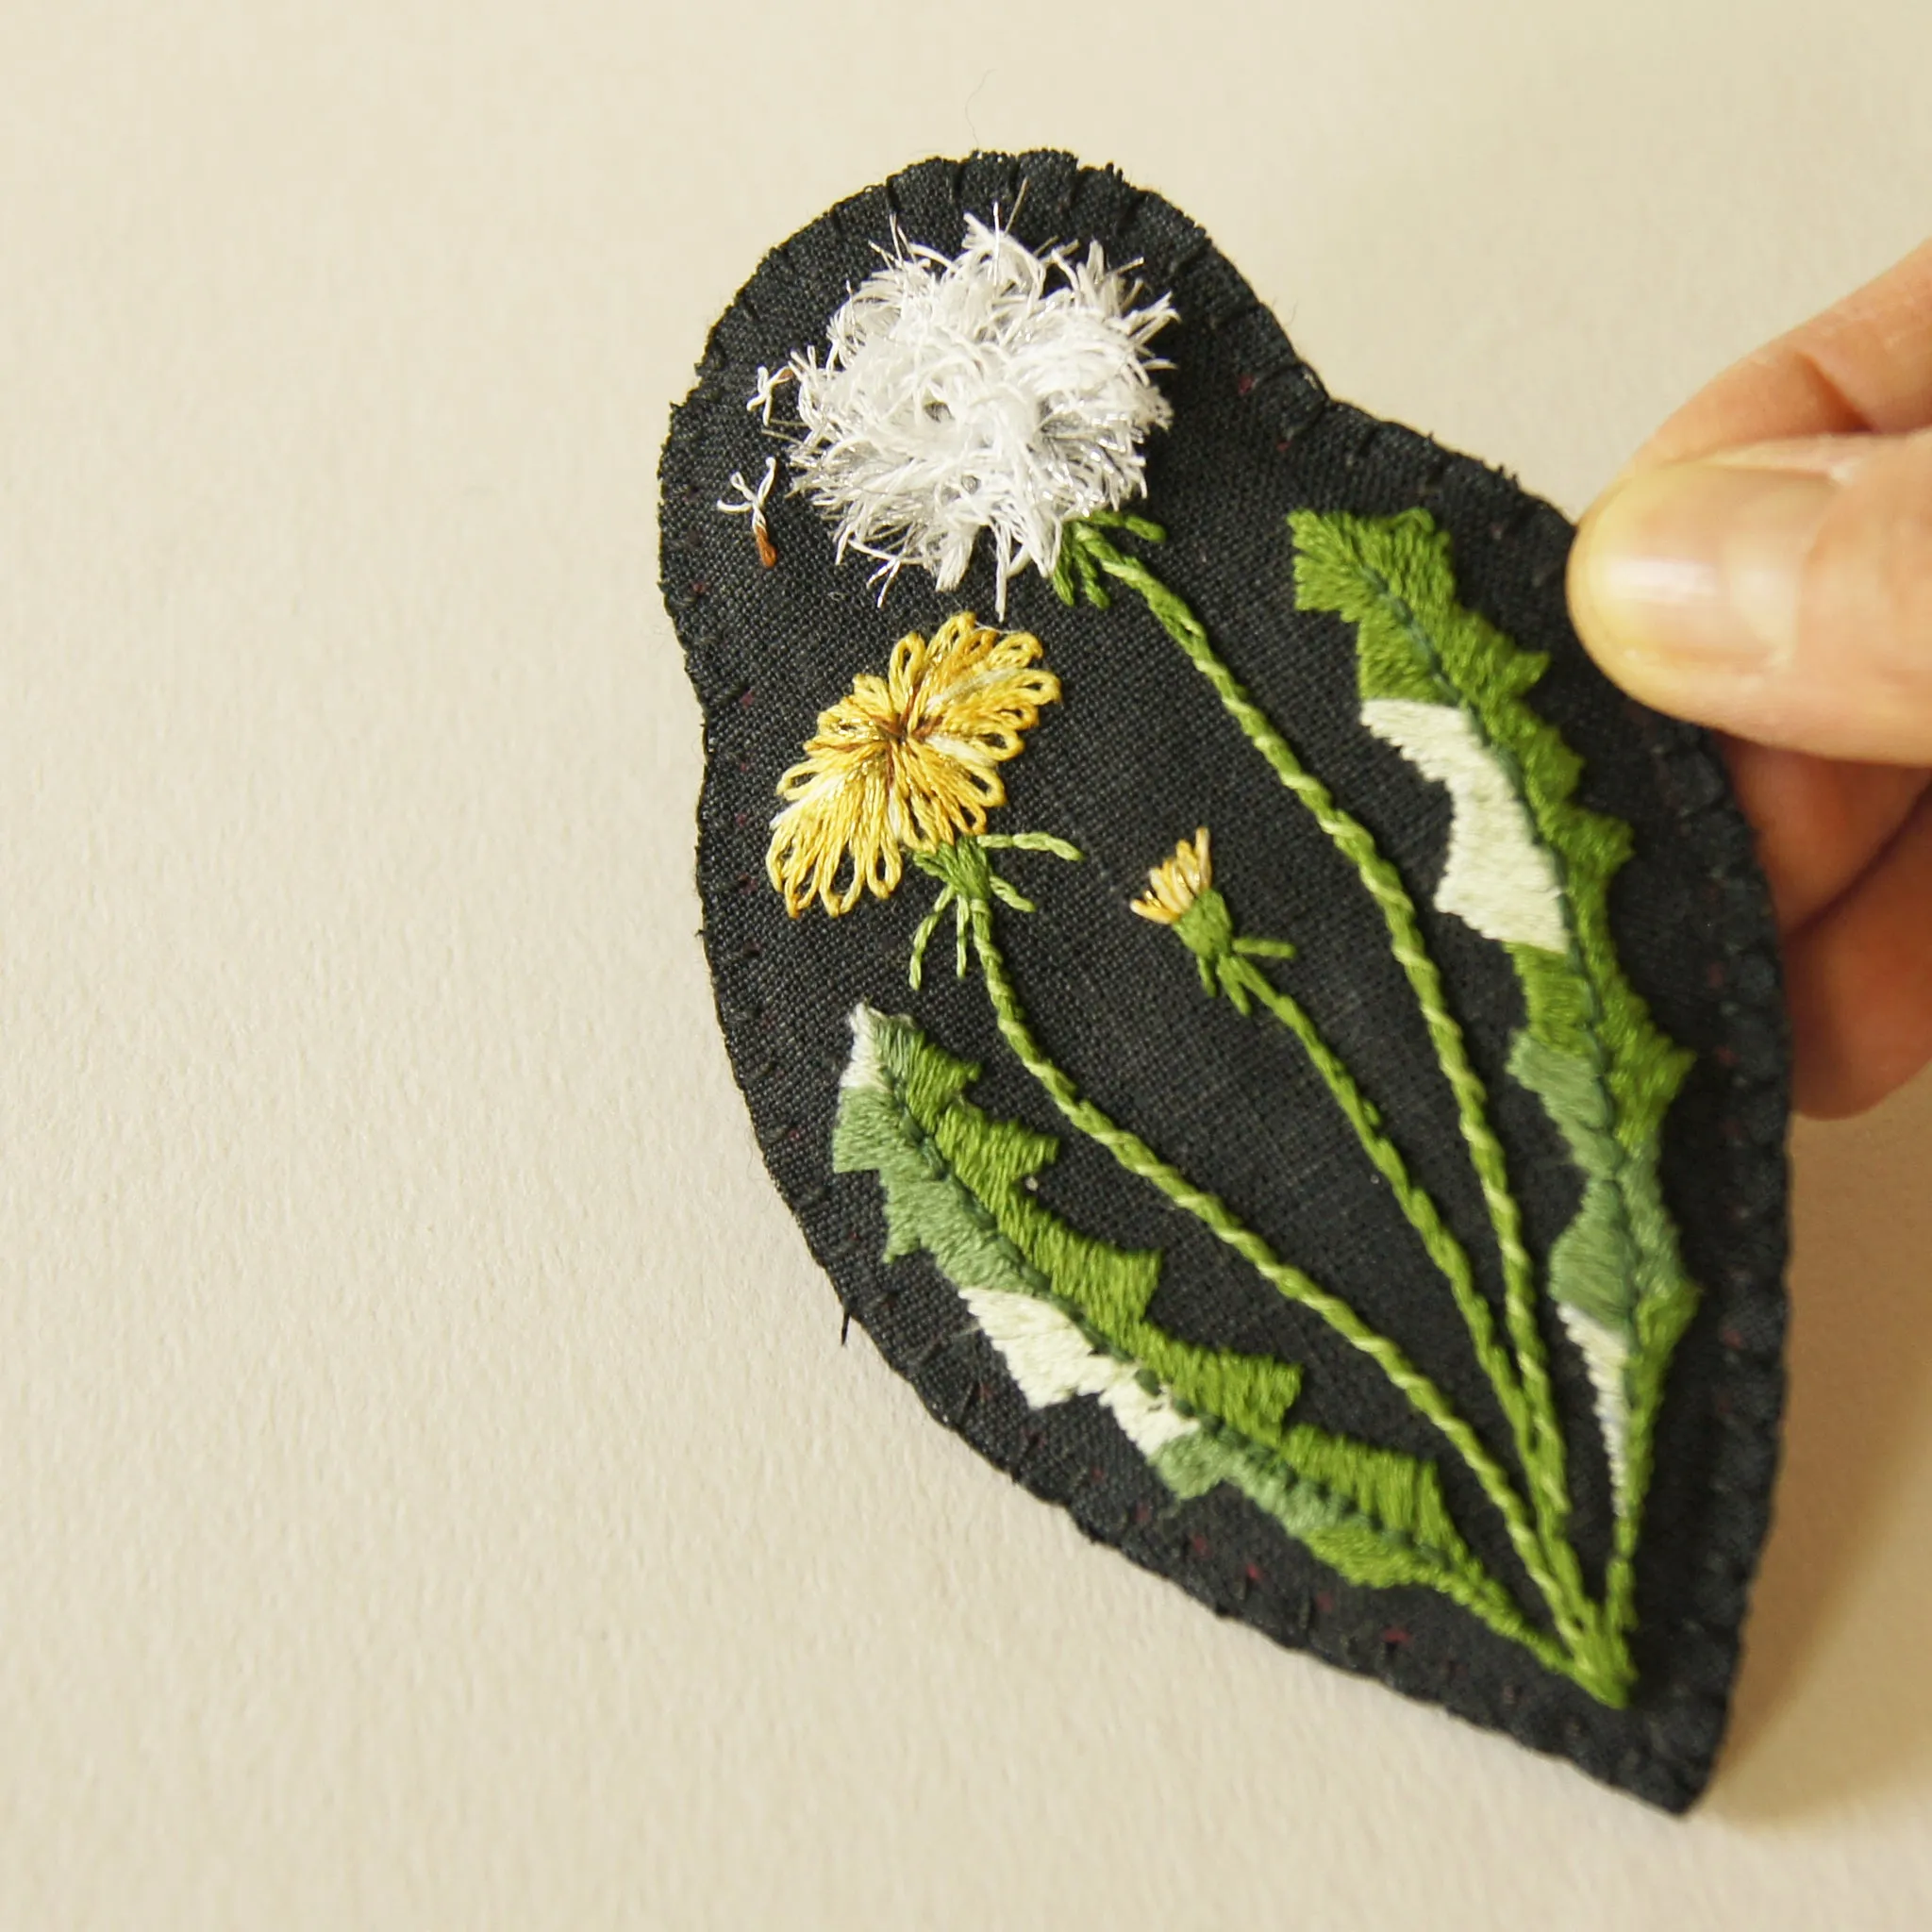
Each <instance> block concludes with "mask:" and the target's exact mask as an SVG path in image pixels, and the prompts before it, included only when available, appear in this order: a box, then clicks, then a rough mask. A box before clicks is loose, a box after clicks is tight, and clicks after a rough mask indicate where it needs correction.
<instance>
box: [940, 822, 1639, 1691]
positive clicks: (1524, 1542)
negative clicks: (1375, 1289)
mask: <svg viewBox="0 0 1932 1932" xmlns="http://www.w3.org/2000/svg"><path fill="white" fill-rule="evenodd" d="M970 843H971V841H959V843H958V844H957V845H955V846H953V847H951V848H942V852H943V853H949V854H951V855H957V857H958V859H959V860H960V861H962V862H961V863H960V864H959V865H958V870H957V873H955V872H952V871H950V870H949V874H948V880H949V883H952V884H954V885H955V887H956V890H957V891H958V895H959V897H960V899H961V900H963V901H964V902H965V903H966V904H967V906H968V908H969V912H968V917H969V920H970V924H971V932H972V940H973V949H974V955H975V956H976V958H978V960H979V967H980V972H981V973H982V974H983V975H984V976H985V980H986V991H987V998H988V1001H989V1003H990V1004H991V1008H992V1013H993V1019H994V1022H995V1023H996V1024H997V1025H998V1027H999V1030H1000V1036H1001V1038H1002V1039H1004V1040H1005V1041H1006V1042H1007V1045H1008V1047H1009V1048H1010V1049H1011V1050H1012V1053H1013V1057H1014V1058H1016V1059H1017V1060H1019V1062H1020V1064H1021V1065H1022V1066H1024V1068H1025V1069H1026V1071H1027V1073H1029V1074H1031V1075H1032V1076H1033V1078H1034V1080H1035V1081H1036V1082H1037V1083H1038V1085H1039V1086H1040V1088H1041V1091H1043V1092H1044V1093H1045V1094H1046V1096H1047V1098H1048V1099H1050V1100H1051V1101H1052V1102H1053V1104H1054V1105H1055V1107H1057V1108H1058V1109H1059V1111H1060V1113H1061V1115H1062V1117H1063V1118H1064V1119H1065V1120H1066V1122H1067V1124H1069V1125H1070V1126H1072V1127H1074V1129H1075V1130H1076V1131H1077V1132H1079V1133H1082V1134H1085V1135H1086V1136H1087V1137H1088V1139H1089V1140H1091V1141H1094V1142H1095V1143H1096V1144H1097V1145H1099V1146H1101V1147H1103V1148H1105V1149H1106V1151H1107V1152H1108V1154H1110V1155H1111V1156H1112V1157H1113V1158H1114V1159H1115V1160H1116V1161H1118V1162H1119V1164H1120V1165H1121V1166H1122V1167H1123V1168H1124V1169H1125V1170H1126V1172H1127V1173H1129V1174H1134V1175H1136V1176H1137V1177H1139V1178H1140V1179H1141V1180H1145V1181H1147V1182H1150V1183H1151V1184H1152V1185H1153V1186H1154V1187H1155V1188H1157V1189H1158V1190H1159V1191H1160V1192H1161V1193H1162V1194H1164V1195H1165V1196H1166V1197H1167V1199H1168V1200H1169V1201H1171V1202H1172V1203H1173V1204H1174V1206H1175V1207H1176V1208H1180V1209H1181V1210H1182V1211H1183V1212H1184V1213H1187V1214H1191V1215H1192V1216H1193V1217H1194V1219H1195V1220H1196V1221H1198V1222H1200V1223H1201V1224H1202V1225H1203V1226H1204V1227H1206V1228H1207V1229H1208V1232H1209V1233H1210V1234H1212V1235H1214V1236H1215V1237H1216V1238H1217V1239H1218V1240H1220V1241H1224V1242H1225V1243H1226V1244H1227V1246H1229V1247H1230V1248H1232V1249H1233V1250H1234V1251H1235V1253H1236V1254H1238V1255H1240V1256H1241V1258H1242V1259H1243V1260H1244V1261H1246V1262H1247V1263H1248V1264H1249V1266H1250V1267H1252V1268H1253V1269H1254V1270H1255V1271H1256V1273H1257V1274H1259V1275H1260V1276H1261V1277H1262V1278H1263V1279H1264V1280H1265V1281H1267V1282H1268V1283H1269V1285H1270V1286H1271V1287H1273V1288H1274V1290H1275V1291H1277V1292H1278V1293H1280V1294H1281V1295H1282V1296H1283V1297H1284V1298H1286V1299H1287V1300H1289V1301H1291V1302H1293V1303H1295V1304H1296V1305H1297V1306H1298V1307H1305V1308H1307V1310H1308V1311H1309V1312H1310V1313H1311V1314H1313V1315H1315V1316H1317V1317H1319V1318H1320V1319H1321V1320H1322V1321H1324V1322H1325V1323H1326V1324H1328V1325H1329V1327H1331V1328H1332V1329H1334V1330H1335V1332H1336V1333H1337V1334H1338V1335H1340V1336H1341V1338H1342V1339H1343V1340H1344V1341H1347V1342H1348V1343H1349V1344H1350V1345H1351V1346H1353V1347H1355V1348H1357V1349H1359V1350H1360V1351H1361V1352H1362V1353H1363V1354H1364V1355H1366V1356H1367V1357H1369V1358H1370V1359H1371V1360H1372V1361H1373V1362H1374V1363H1375V1365H1376V1366H1377V1367H1378V1368H1380V1369H1381V1371H1382V1373H1383V1374H1385V1375H1387V1376H1388V1377H1389V1380H1390V1381H1391V1383H1392V1384H1393V1385H1394V1386H1395V1388H1396V1389H1398V1390H1399V1391H1401V1392H1402V1394H1403V1395H1404V1396H1405V1397H1406V1398H1407V1401H1408V1403H1409V1404H1410V1406H1411V1407H1413V1408H1415V1409H1416V1411H1417V1412H1418V1413H1419V1414H1421V1415H1422V1416H1424V1418H1425V1419H1426V1420H1427V1421H1429V1422H1430V1423H1431V1424H1434V1425H1435V1427H1436V1429H1437V1430H1438V1431H1439V1432H1440V1433H1441V1436H1442V1437H1443V1438H1444V1440H1445V1441H1448V1443H1449V1444H1450V1446H1451V1447H1452V1448H1454V1449H1455V1451H1456V1453H1457V1455H1458V1456H1460V1457H1461V1458H1462V1460H1463V1462H1464V1464H1465V1465H1466V1466H1467V1467H1468V1469H1469V1471H1470V1473H1471V1474H1473V1475H1474V1477H1475V1479H1476V1481H1477V1482H1478V1483H1479V1484H1481V1486H1482V1489H1483V1493H1484V1494H1485V1495H1487V1496H1488V1497H1489V1499H1490V1501H1491V1504H1493V1505H1494V1507H1495V1508H1496V1510H1497V1513H1498V1514H1499V1515H1501V1517H1502V1518H1503V1521H1504V1524H1505V1526H1506V1528H1507V1531H1508V1535H1509V1541H1510V1543H1511V1544H1512V1546H1513V1547H1514V1549H1515V1551H1516V1554H1517V1557H1518V1559H1519V1560H1520V1561H1521V1562H1522V1564H1523V1567H1524V1571H1525V1572H1527V1574H1528V1575H1529V1577H1530V1580H1531V1581H1532V1582H1533V1583H1534V1584H1535V1585H1536V1587H1537V1589H1538V1590H1539V1591H1541V1594H1542V1597H1543V1600H1544V1602H1545V1603H1547V1604H1548V1605H1549V1607H1550V1611H1551V1615H1552V1616H1553V1618H1554V1619H1555V1621H1556V1624H1557V1630H1558V1632H1559V1634H1560V1635H1561V1637H1562V1639H1563V1641H1564V1644H1565V1646H1566V1649H1567V1650H1568V1651H1569V1653H1570V1661H1569V1663H1568V1664H1567V1665H1566V1674H1568V1675H1570V1676H1572V1677H1574V1678H1575V1679H1576V1681H1578V1682H1579V1683H1582V1684H1584V1686H1585V1688H1586V1689H1589V1690H1591V1692H1592V1694H1594V1695H1597V1696H1600V1697H1604V1698H1605V1699H1606V1701H1616V1699H1617V1698H1618V1697H1619V1696H1621V1686H1612V1685H1605V1684H1600V1683H1598V1682H1596V1681H1594V1680H1595V1679H1596V1678H1597V1677H1598V1675H1599V1674H1600V1665H1599V1663H1598V1660H1597V1657H1596V1650H1597V1646H1596V1645H1595V1644H1594V1643H1592V1642H1591V1635H1592V1633H1591V1630H1590V1629H1589V1628H1588V1627H1587V1625H1586V1624H1585V1623H1582V1622H1580V1621H1579V1619H1578V1617H1577V1615H1576V1613H1575V1612H1576V1606H1575V1601H1574V1597H1573V1596H1572V1595H1571V1593H1570V1592H1568V1591H1565V1590H1564V1589H1563V1587H1562V1585H1561V1583H1560V1582H1559V1580H1558V1578H1557V1575H1556V1574H1555V1573H1554V1571H1553V1570H1552V1568H1551V1566H1550V1563H1549V1561H1548V1558H1547V1557H1546V1556H1545V1554H1544V1551H1543V1548H1542V1542H1541V1538H1540V1536H1539V1535H1538V1533H1537V1529H1536V1526H1535V1524H1533V1523H1532V1521H1531V1519H1530V1513H1529V1510H1528V1509H1527V1508H1526V1507H1524V1501H1523V1498H1522V1497H1521V1496H1519V1495H1518V1494H1517V1492H1516V1489H1515V1486H1514V1485H1513V1484H1512V1483H1511V1482H1510V1480H1509V1477H1508V1475H1507V1473H1506V1472H1505V1470H1504V1469H1503V1467H1502V1465H1501V1464H1500V1463H1498V1462H1497V1461H1496V1459H1495V1458H1494V1457H1492V1456H1491V1454H1490V1452H1489V1450H1488V1449H1486V1448H1485V1447H1484V1446H1483V1443H1482V1441H1481V1439H1480V1438H1479V1437H1478V1436H1477V1435H1476V1433H1475V1431H1474V1429H1473V1428H1472V1427H1471V1426H1470V1425H1469V1424H1468V1423H1467V1422H1466V1421H1465V1420H1464V1419H1463V1418H1462V1416H1460V1415H1459V1414H1458V1413H1457V1410H1456V1408H1455V1407H1454V1406H1453V1405H1452V1404H1451V1403H1450V1401H1449V1398H1448V1397H1447V1396H1446V1395H1444V1394H1443V1392H1442V1391H1441V1389H1439V1388H1438V1387H1437V1386H1436V1384H1435V1383H1434V1382H1433V1381H1431V1380H1430V1379H1429V1377H1428V1376H1427V1375H1425V1374H1424V1373H1423V1372H1422V1370H1420V1369H1419V1368H1417V1367H1416V1366H1415V1364H1414V1363H1413V1362H1411V1361H1410V1360H1409V1359H1408V1357H1407V1356H1406V1355H1405V1354H1404V1353H1403V1352H1402V1350H1401V1349H1400V1348H1399V1347H1398V1346H1397V1345H1396V1344H1395V1343H1394V1342H1393V1341H1391V1340H1390V1339H1389V1338H1388V1337H1387V1336H1386V1335H1383V1334H1380V1333H1379V1332H1378V1331H1377V1330H1375V1329H1374V1328H1372V1327H1371V1326H1370V1325H1369V1324H1367V1323H1366V1322H1364V1321H1363V1320H1362V1318H1361V1317H1360V1316H1359V1315H1358V1314H1357V1313H1356V1311H1355V1309H1354V1308H1352V1307H1350V1306H1349V1305H1348V1304H1347V1303H1346V1302H1345V1301H1343V1300H1341V1297H1340V1296H1339V1295H1335V1294H1332V1293H1330V1292H1329V1291H1327V1290H1326V1289H1324V1288H1323V1287H1322V1286H1321V1285H1320V1283H1318V1282H1317V1281H1315V1280H1314V1279H1313V1278H1312V1277H1311V1276H1309V1275H1307V1274H1304V1273H1303V1272H1302V1271H1301V1270H1300V1269H1299V1268H1296V1267H1294V1266H1293V1265H1292V1264H1291V1263H1289V1262H1287V1261H1284V1260H1282V1259H1281V1257H1279V1256H1278V1255H1276V1254H1275V1253H1274V1249H1273V1248H1271V1247H1270V1246H1269V1245H1268V1243H1267V1242H1266V1241H1263V1240H1262V1239H1261V1237H1260V1236H1259V1235H1257V1233H1255V1231H1254V1230H1253V1229H1252V1228H1250V1227H1248V1226H1247V1225H1246V1224H1244V1223H1243V1222H1242V1221H1241V1219H1240V1217H1239V1216H1238V1215H1236V1214H1235V1212H1234V1210H1233V1209H1232V1208H1229V1207H1228V1206H1227V1204H1226V1203H1225V1202H1224V1201H1223V1200H1222V1199H1221V1198H1220V1197H1219V1196H1218V1195H1215V1194H1211V1193H1209V1192H1208V1191H1207V1190H1206V1189H1204V1188H1199V1187H1196V1186H1195V1185H1194V1183H1193V1182H1192V1181H1191V1180H1189V1179H1188V1177H1187V1176H1186V1175H1185V1174H1182V1173H1181V1172H1180V1170H1179V1169H1178V1168H1175V1167H1174V1166H1171V1165H1170V1164H1169V1163H1168V1162H1167V1161H1165V1160H1163V1159H1162V1158H1160V1156H1159V1155H1158V1154H1157V1153H1156V1152H1155V1151H1154V1149H1153V1148H1152V1147H1150V1146H1149V1145H1148V1144H1147V1142H1146V1141H1143V1140H1141V1137H1140V1136H1139V1135H1138V1134H1136V1133H1134V1132H1133V1131H1132V1130H1131V1129H1130V1128H1127V1127H1123V1126H1121V1125H1120V1124H1117V1123H1116V1122H1115V1121H1114V1120H1112V1119H1111V1118H1110V1117H1109V1116H1108V1114H1107V1113H1105V1112H1104V1111H1103V1110H1102V1109H1101V1108H1098V1107H1096V1106H1095V1105H1094V1104H1093V1102H1091V1100H1088V1099H1086V1098H1084V1097H1083V1096H1082V1094H1081V1093H1080V1091H1079V1089H1078V1088H1077V1087H1076V1086H1075V1085H1074V1080H1073V1078H1072V1076H1071V1075H1070V1074H1067V1073H1065V1072H1064V1071H1063V1070H1062V1069H1061V1068H1059V1067H1058V1066H1057V1065H1056V1064H1055V1063H1054V1062H1053V1061H1052V1060H1051V1059H1050V1058H1048V1057H1047V1055H1046V1053H1045V1050H1044V1049H1043V1048H1042V1047H1041V1044H1040V1042H1039V1041H1038V1040H1037V1039H1035V1037H1034V1035H1033V1031H1032V1028H1031V1027H1030V1026H1029V1025H1028V1024H1027V1021H1026V1014H1025V1008H1024V1007H1023V1005H1022V1004H1021V1001H1020V996H1019V993H1018V992H1017V991H1016V990H1015V988H1014V986H1013V982H1012V979H1011V977H1010V976H1009V974H1008V971H1007V962H1006V958H1005V956H1004V955H1003V954H1002V953H1001V951H1000V948H999V943H998V941H997V940H996V939H995V938H994V935H993V922H992V901H991V895H990V894H989V893H987V892H986V891H985V890H984V889H983V888H980V887H978V886H977V885H976V884H975V883H974V880H973V879H972V878H971V876H970V874H971V872H972V870H973V869H974V860H975V859H978V862H979V863H980V864H983V863H984V860H983V859H979V858H978V855H977V853H976V852H973V853H972V855H971V857H969V856H968V849H969V848H970ZM934 857H935V858H941V862H942V863H943V862H945V861H944V858H943V857H942V856H941V854H935V855H934Z"/></svg>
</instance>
